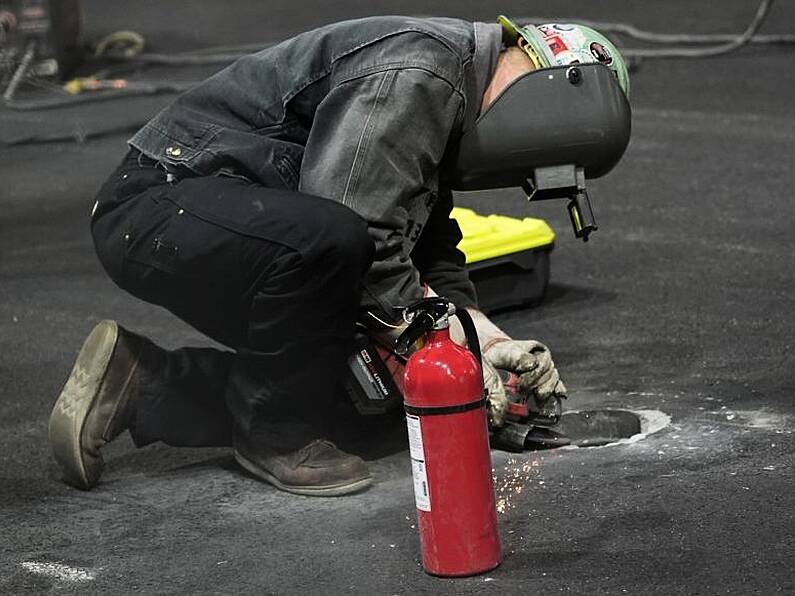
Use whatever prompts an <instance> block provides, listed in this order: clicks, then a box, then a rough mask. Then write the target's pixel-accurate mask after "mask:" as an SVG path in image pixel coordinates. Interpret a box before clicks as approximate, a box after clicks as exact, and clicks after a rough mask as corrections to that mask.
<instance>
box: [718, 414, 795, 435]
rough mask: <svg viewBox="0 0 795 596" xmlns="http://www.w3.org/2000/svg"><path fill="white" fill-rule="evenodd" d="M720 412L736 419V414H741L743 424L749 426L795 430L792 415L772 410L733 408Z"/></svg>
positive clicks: (787, 431) (776, 429)
mask: <svg viewBox="0 0 795 596" xmlns="http://www.w3.org/2000/svg"><path fill="white" fill-rule="evenodd" d="M720 413H721V414H726V415H727V416H726V419H727V420H734V415H736V416H739V417H740V419H741V420H740V423H741V425H742V426H747V427H749V428H761V429H766V430H775V431H783V432H786V433H789V432H791V431H792V430H793V429H792V421H791V420H790V417H789V416H787V415H786V414H781V413H779V412H772V411H770V410H731V411H726V412H720ZM730 415H732V418H729V416H730Z"/></svg>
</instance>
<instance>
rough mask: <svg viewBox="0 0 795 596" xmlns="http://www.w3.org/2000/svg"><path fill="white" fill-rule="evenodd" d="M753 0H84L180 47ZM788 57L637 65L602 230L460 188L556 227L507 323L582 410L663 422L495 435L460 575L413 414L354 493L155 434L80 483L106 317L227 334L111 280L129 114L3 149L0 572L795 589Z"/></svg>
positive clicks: (98, 27) (748, 7)
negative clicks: (73, 410)
mask: <svg viewBox="0 0 795 596" xmlns="http://www.w3.org/2000/svg"><path fill="white" fill-rule="evenodd" d="M752 5H755V3H748V2H742V1H740V0H727V1H726V2H722V3H720V9H719V10H718V9H717V8H716V6H717V4H716V3H712V2H704V1H700V2H684V1H677V2H666V3H662V2H658V3H630V2H618V1H616V2H610V3H599V4H598V5H597V4H596V3H589V2H585V1H584V0H563V1H561V2H557V3H552V2H537V3H535V4H534V5H533V6H532V10H530V9H528V7H527V5H526V3H520V2H514V1H510V2H505V3H503V5H502V6H500V7H497V6H496V5H495V6H494V7H492V6H489V5H486V4H484V3H477V2H472V1H467V2H458V3H453V2H433V3H428V2H424V3H420V2H415V1H411V2H407V3H403V4H398V3H394V2H391V3H390V2H383V1H380V2H373V3H368V4H366V5H365V4H362V5H359V4H357V3H354V2H351V1H346V2H337V3H334V4H333V5H325V4H323V5H321V4H318V5H317V6H314V7H311V8H310V7H308V6H306V7H304V6H302V5H300V4H296V3H288V2H283V1H279V2H269V3H255V2H244V1H243V0H229V1H227V2H224V3H213V2H205V1H194V2H187V1H185V0H182V1H176V0H174V1H172V2H169V3H159V2H155V1H153V0H147V1H140V2H137V3H135V10H134V11H132V10H131V8H130V4H129V3H122V2H119V1H117V0H105V1H103V2H100V1H99V0H91V1H88V2H85V3H84V11H85V28H86V34H87V36H89V37H91V38H96V37H98V36H99V35H102V34H104V33H106V32H108V31H112V30H116V29H121V28H133V29H138V30H141V31H143V32H145V33H146V35H147V37H149V39H150V41H151V43H152V45H153V46H154V47H155V48H156V49H159V50H162V51H171V50H175V49H186V48H189V47H200V46H205V45H212V44H220V43H241V42H253V41H259V40H265V41H270V40H274V39H280V38H283V37H285V36H287V35H289V34H291V33H294V32H297V31H300V30H302V29H306V28H310V27H312V26H315V25H319V24H321V23H324V22H329V21H332V20H339V19H343V18H347V17H352V16H362V15H365V14H388V13H411V14H439V15H450V16H461V17H467V18H471V19H474V20H491V19H492V18H494V15H495V14H496V13H498V12H500V11H505V12H507V13H508V14H514V15H520V16H521V15H530V14H538V15H559V16H563V17H566V16H567V17H574V16H579V17H582V18H589V19H599V20H621V21H627V22H631V23H633V24H635V25H637V26H640V27H643V28H648V29H652V30H655V31H666V32H678V31H687V32H698V31H710V32H734V31H740V30H741V29H742V28H744V26H745V25H746V24H747V22H748V21H749V20H750V18H751V16H752V14H753V10H754V6H752ZM793 23H795V6H793V5H792V4H791V3H785V2H779V3H778V4H777V5H776V6H775V7H774V9H773V12H772V13H771V16H770V19H769V20H768V22H767V23H766V24H765V26H764V28H763V32H770V33H775V32H780V33H784V32H789V33H792V24H793ZM794 59H795V51H793V47H792V46H789V47H782V46H779V47H753V48H746V49H743V50H741V51H739V52H737V53H735V54H732V55H730V56H726V57H722V58H714V59H709V60H700V61H675V60H667V61H659V62H646V63H643V64H642V65H641V67H640V69H639V70H638V71H637V72H636V73H635V74H634V77H633V105H634V123H633V124H634V128H633V138H632V142H631V144H630V147H629V149H628V151H627V154H626V156H625V158H624V160H623V162H622V163H621V164H620V165H619V166H618V167H617V168H616V170H615V171H614V172H613V173H611V174H610V175H609V176H607V177H606V178H604V179H602V180H598V181H593V182H592V183H591V185H590V186H591V189H592V197H593V200H594V202H595V208H596V210H597V217H598V219H599V224H600V230H599V231H598V232H597V233H596V234H594V236H593V237H592V241H591V242H590V243H588V244H587V245H583V244H582V243H580V242H579V241H576V240H575V239H574V238H573V237H572V235H571V232H570V229H569V224H568V221H567V219H566V215H565V213H564V208H563V204H560V203H556V204H543V205H538V206H536V205H527V204H526V203H525V202H524V200H523V198H522V194H521V192H520V191H518V190H510V191H499V192H493V193H476V194H470V195H461V196H460V197H458V200H459V201H460V203H461V204H462V205H464V206H469V207H474V208H476V209H478V210H479V211H480V212H482V213H490V212H501V213H507V214H511V215H535V216H539V217H544V218H546V219H547V220H548V221H549V222H550V223H551V224H552V225H553V226H554V227H555V229H556V230H557V232H558V239H557V244H556V249H555V252H554V253H553V264H552V285H551V287H550V289H549V292H548V295H547V298H546V300H545V302H544V303H543V304H542V305H541V306H539V307H537V308H534V309H525V310H514V311H510V312H506V313H502V314H500V315H498V316H496V317H495V320H496V321H497V322H498V323H499V324H500V325H502V326H503V327H504V328H505V329H506V330H507V331H509V332H510V333H511V334H512V335H514V336H516V337H533V338H537V339H540V340H542V341H544V342H546V343H547V344H548V345H550V346H551V347H552V349H553V353H554V355H555V360H556V363H557V364H558V366H559V368H560V370H561V371H562V374H563V376H564V379H565V381H566V383H567V385H568V387H569V390H570V394H571V398H570V400H569V403H568V404H567V406H568V407H569V408H570V409H577V408H581V407H593V406H599V407H620V408H628V409H633V410H659V411H662V412H664V413H665V414H667V415H669V416H670V417H671V422H670V424H669V425H667V426H665V427H664V428H662V429H661V430H659V431H658V432H656V433H654V434H651V435H649V436H647V437H645V438H644V439H642V440H640V441H637V442H634V443H631V444H625V445H615V446H608V447H604V448H597V449H567V450H556V451H547V452H543V453H530V454H524V455H521V456H513V457H510V458H509V457H508V456H507V455H505V454H504V453H495V456H494V461H495V473H496V476H497V486H498V487H506V486H508V490H509V491H510V492H506V491H505V490H504V491H503V492H502V493H500V494H499V496H500V497H501V498H504V499H505V501H504V503H503V505H504V507H503V508H504V512H503V513H502V514H500V528H501V532H502V539H503V545H504V549H505V560H504V562H503V564H502V566H501V567H499V568H498V569H497V570H495V571H493V572H492V573H490V574H488V575H486V576H480V577H474V578H468V579H458V580H442V579H437V578H432V577H429V576H427V575H425V574H424V573H423V571H422V569H421V567H420V564H419V546H418V538H417V530H416V528H415V523H416V522H415V517H414V507H413V495H412V484H411V478H410V467H409V459H408V453H407V450H406V449H405V445H404V444H403V443H402V435H401V432H400V430H399V429H393V432H392V433H390V434H389V436H390V437H391V438H390V441H388V444H387V445H385V446H384V445H383V444H382V437H383V436H384V435H383V433H381V431H379V432H377V433H373V435H374V436H371V437H370V438H369V440H368V441H367V445H365V447H366V448H365V453H367V454H368V457H369V458H370V460H371V462H370V463H371V466H372V469H373V472H374V475H375V479H376V483H375V485H374V486H373V487H372V488H371V489H370V490H368V491H366V492H364V493H362V494H359V495H355V496H351V497H346V498H339V499H312V498H303V497H294V496H289V495H286V494H284V493H280V492H278V491H276V490H275V489H272V488H271V487H269V486H266V485H262V484H260V483H259V482H257V481H256V480H254V479H253V478H251V477H249V476H247V475H246V474H244V473H242V472H241V471H240V470H239V469H238V468H237V466H236V464H235V463H234V460H233V459H232V457H231V455H230V453H229V452H228V451H227V450H222V449H193V450H191V449H173V448H168V447H165V446H159V445H154V446H150V447H148V448H145V449H142V450H136V449H135V448H134V447H133V446H132V444H131V442H130V441H129V439H128V438H127V436H126V435H125V436H123V437H121V438H120V439H119V440H117V441H116V442H114V443H113V444H112V445H110V446H109V447H108V448H107V449H106V450H105V453H106V455H105V457H106V462H107V469H106V473H105V475H104V477H103V482H102V483H101V484H100V485H99V486H98V487H97V488H96V489H95V490H93V491H91V492H80V491H76V490H73V489H71V488H69V487H67V486H65V485H64V484H62V483H61V482H60V481H59V473H58V469H57V467H56V465H55V463H54V461H53V460H52V458H51V456H50V453H49V448H48V445H47V441H46V421H47V417H48V415H49V411H50V408H51V407H52V403H53V402H54V400H55V398H56V396H57V395H58V392H59V390H60V387H61V385H62V384H63V382H64V380H65V379H66V376H67V375H68V373H69V370H70V368H71V365H72V362H73V359H74V357H75V356H76V353H77V350H78V349H79V347H80V344H81V342H82V340H83V338H84V337H85V335H86V334H87V333H88V332H89V330H90V329H91V327H92V326H93V324H94V323H96V322H97V321H98V320H100V319H102V318H114V319H118V320H119V321H120V322H121V323H122V324H124V325H126V326H128V327H130V328H132V329H134V330H136V331H138V332H141V333H144V334H146V335H148V336H150V337H152V338H153V339H155V340H156V341H158V342H160V343H161V344H163V345H165V346H168V347H176V346H180V345H186V344H194V345H199V344H207V343H208V342H207V340H205V339H203V338H202V337H201V336H199V335H198V334H197V333H196V332H194V331H192V330H191V329H190V328H188V327H187V326H186V325H184V324H183V323H181V322H179V321H177V320H176V319H175V318H174V317H172V316H171V315H169V314H168V313H166V312H165V311H163V310H161V309H158V308H155V307H152V306H149V305H146V304H143V303H141V302H138V301H137V300H135V299H134V298H132V297H130V296H127V295H125V294H124V293H123V292H122V291H121V290H119V289H117V288H116V287H115V286H114V285H113V284H112V283H111V282H110V281H109V280H108V279H107V278H106V277H105V275H104V273H103V272H102V270H101V268H100V266H99V263H98V262H97V260H96V257H95V256H94V254H93V249H92V246H91V240H90V237H89V233H88V227H87V224H88V214H89V211H90V209H91V205H92V203H93V199H92V195H93V193H94V192H95V191H96V190H97V188H98V186H99V185H100V183H101V182H102V181H103V179H104V178H105V177H106V176H107V175H108V174H109V172H110V171H111V169H112V168H113V166H114V165H115V164H116V162H117V161H118V160H119V159H120V158H121V156H122V154H123V152H124V151H125V147H124V140H125V138H126V136H125V135H123V134H116V135H111V136H107V137H104V138H101V139H97V140H89V141H87V142H85V143H48V144H39V145H20V146H5V145H2V144H0V446H2V449H0V462H1V463H0V593H7V594H17V593H74V594H85V593H121V594H126V593H136V592H142V593H174V594H188V593H246V594H247V593H260V594H262V593H266V594H310V593H311V594H346V593H351V594H426V593H427V594H432V593H433V594H436V593H444V594H475V593H483V594H499V593H507V594H525V593H542V594H543V593H558V592H571V593H580V594H624V593H629V594H669V593H676V594H725V593H732V594H756V593H759V594H769V593H782V594H788V593H793V591H795V581H794V579H793V576H794V575H795V572H794V571H793V548H794V545H793V526H794V524H793V508H794V507H795V498H794V497H793V493H794V491H793V488H794V487H793V471H792V463H793V454H795V441H794V440H793V428H794V422H795V407H793V386H795V356H793V349H792V348H793V336H795V316H793V304H794V303H795V239H794V238H793V233H792V229H793V222H795V203H794V202H793V201H792V189H793V187H795V174H793V172H792V169H793V155H794V153H795V118H793V116H792V113H791V109H792V105H793V100H795V92H794V91H795V68H793V66H795V60H794ZM158 72H160V73H161V74H163V72H164V71H158ZM198 72H199V71H197V70H193V71H189V72H180V73H178V75H177V76H180V77H182V78H183V79H184V80H191V79H192V78H194V77H195V76H196V75H197V73H198ZM165 101H167V99H166V98H162V97H161V98H145V99H138V100H126V101H124V102H113V103H107V104H96V106H94V107H92V108H91V109H90V110H85V109H83V110H63V111H58V112H47V113H13V114H11V113H8V112H7V111H3V112H0V141H3V142H9V141H14V140H19V139H22V138H29V137H31V136H37V135H39V136H41V135H47V134H53V133H54V132H55V133H59V134H60V133H64V134H78V136H79V134H81V132H86V131H88V132H90V131H96V130H98V129H100V128H102V127H109V126H122V127H123V126H131V125H132V124H133V123H135V122H136V121H138V120H140V119H144V118H146V117H147V116H148V115H151V114H152V113H153V112H154V110H155V109H157V107H158V106H161V105H163V103H164V102H165ZM76 131H77V132H76ZM515 476H516V478H515ZM519 487H520V490H519V491H517V488H519ZM506 497H507V498H506ZM55 565H63V566H66V567H63V568H60V567H58V568H56V567H55ZM57 571H60V572H61V574H62V577H56V576H55V575H54V574H55V573H56V572H57Z"/></svg>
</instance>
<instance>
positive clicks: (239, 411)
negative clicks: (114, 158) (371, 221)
mask: <svg viewBox="0 0 795 596" xmlns="http://www.w3.org/2000/svg"><path fill="white" fill-rule="evenodd" d="M91 229H92V235H93V237H94V243H95V247H96V251H97V254H98V256H99V259H100V261H101V262H102V265H103V266H104V267H105V269H106V271H107V272H108V274H109V275H110V277H111V279H113V281H114V282H115V283H116V284H117V285H119V286H120V287H121V288H123V289H125V290H127V291H128V292H130V293H132V294H133V295H135V296H137V297H138V298H141V299H142V300H145V301H147V302H150V303H153V304H157V305H160V306H163V307H165V308H167V309H168V310H170V311H171V312H172V313H174V314H175V315H177V316H178V317H179V318H181V319H182V320H184V321H186V322H187V323H189V324H190V325H192V326H193V327H195V328H196V329H198V330H199V331H201V332H202V333H204V334H206V335H208V336H209V337H211V338H213V339H214V340H216V341H218V342H220V343H222V344H224V345H226V346H228V347H229V348H231V351H224V350H215V349H208V348H182V349H180V350H173V351H165V350H160V349H156V350H153V351H150V353H149V355H148V356H147V358H146V359H145V361H144V362H143V364H145V366H144V368H145V369H146V370H145V371H144V373H145V375H146V376H145V378H144V380H143V381H140V382H139V383H138V393H139V395H138V396H137V398H136V403H137V404H138V408H137V416H136V420H135V422H134V424H133V428H131V433H132V435H133V439H134V441H135V442H136V444H138V445H144V444H147V443H150V442H153V441H163V442H165V443H167V444H171V445H185V446H202V445H208V446H209V445H227V444H229V443H230V440H231V436H232V433H233V430H234V432H238V433H243V434H244V435H245V436H246V437H249V438H252V437H253V438H256V437H258V436H260V435H261V436H262V437H263V438H264V439H265V440H268V442H270V443H274V442H278V443H279V444H281V445H282V446H284V447H285V448H295V447H298V446H300V445H301V444H302V443H305V442H306V441H307V440H309V439H312V438H317V435H318V434H319V433H320V432H322V431H320V430H318V429H319V422H320V421H321V420H322V417H323V412H324V411H325V408H326V407H327V406H328V405H329V403H330V401H331V399H332V398H333V391H334V389H335V388H336V386H337V383H338V381H339V377H340V374H341V373H342V371H343V369H344V361H345V358H346V356H347V355H348V353H349V351H350V349H351V341H352V338H353V334H354V330H355V321H356V316H357V312H358V306H359V302H360V292H361V282H362V279H363V277H364V274H365V272H366V271H367V270H368V269H369V267H370V264H371V262H372V258H373V245H372V241H371V240H370V238H369V236H368V233H367V226H366V224H365V222H364V221H363V220H362V219H361V218H360V217H359V216H358V215H356V214H355V213H354V212H353V211H351V210H350V209H348V208H347V207H345V206H343V205H340V204H338V203H335V202H333V201H330V200H327V199H322V198H318V197H313V196H309V195H305V194H301V193H298V192H293V191H288V190H284V189H271V188H264V187H262V186H259V185H256V184H253V183H251V182H248V181H246V180H243V179H239V178H234V177H228V176H209V177H195V176H185V175H184V172H183V173H181V174H179V173H178V174H177V178H176V179H171V180H170V181H167V178H166V172H165V170H164V169H163V168H162V167H161V166H159V165H158V164H156V163H154V162H153V161H151V160H149V159H147V158H145V157H143V156H141V155H140V154H139V153H138V152H136V151H131V152H130V153H128V155H127V156H126V157H125V159H124V161H123V162H122V164H121V166H120V167H119V168H118V169H117V170H116V171H115V172H114V173H113V174H112V176H111V177H110V179H109V180H108V181H107V182H106V183H105V185H104V186H103V187H102V189H101V190H100V192H99V195H98V203H97V206H96V209H95V213H94V215H93V217H92V225H91ZM144 373H142V374H144Z"/></svg>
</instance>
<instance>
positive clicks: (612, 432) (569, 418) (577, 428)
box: [558, 410, 641, 447]
mask: <svg viewBox="0 0 795 596" xmlns="http://www.w3.org/2000/svg"><path fill="white" fill-rule="evenodd" d="M558 426H559V427H560V430H561V432H562V433H563V435H565V436H566V437H568V438H569V440H570V441H571V444H572V445H576V446H577V447H598V446H599V445H607V444H608V443H615V442H616V441H620V440H621V439H629V438H630V437H633V436H635V435H639V434H640V433H641V418H640V416H638V415H637V414H635V413H634V412H630V411H629V410H582V411H580V412H564V413H563V415H562V416H561V419H560V423H559V425H558Z"/></svg>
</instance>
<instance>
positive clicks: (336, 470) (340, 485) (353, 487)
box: [234, 437, 372, 497]
mask: <svg viewBox="0 0 795 596" xmlns="http://www.w3.org/2000/svg"><path fill="white" fill-rule="evenodd" d="M234 443H235V459H236V460H237V463H239V464H240V465H241V466H243V467H244V468H245V469H246V470H248V471H249V472H251V473H252V474H254V475H255V476H256V477H257V478H260V479H262V480H264V481H265V482H268V483H270V484H272V485H274V486H275V487H276V488H279V489H281V490H284V491H287V492H289V493H295V494H297V495H308V496H317V497H336V496H339V495H347V494H348V493H352V492H356V491H358V490H361V489H363V488H365V487H367V486H370V484H371V482H372V477H371V476H370V471H369V470H368V469H367V464H366V463H365V462H364V460H363V459H362V458H360V457H357V456H355V455H351V454H349V453H345V452H344V451H342V450H340V449H338V448H337V447H336V445H334V443H332V442H331V441H325V440H316V441H312V442H311V443H309V444H308V445H306V446H305V447H302V448H301V449H299V450H297V451H292V452H290V453H284V454H279V453H277V452H276V451H274V450H273V449H271V448H269V447H266V446H261V445H257V446H256V447H253V446H249V445H248V444H247V443H246V442H245V441H243V440H242V439H240V438H239V437H235V442H234Z"/></svg>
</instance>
